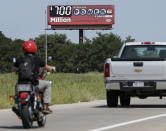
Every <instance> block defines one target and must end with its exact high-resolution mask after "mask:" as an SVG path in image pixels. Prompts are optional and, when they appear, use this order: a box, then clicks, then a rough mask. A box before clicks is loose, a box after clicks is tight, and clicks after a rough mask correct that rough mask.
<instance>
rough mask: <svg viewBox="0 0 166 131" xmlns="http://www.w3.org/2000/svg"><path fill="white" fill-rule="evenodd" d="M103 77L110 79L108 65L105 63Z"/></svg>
mask: <svg viewBox="0 0 166 131" xmlns="http://www.w3.org/2000/svg"><path fill="white" fill-rule="evenodd" d="M104 76H105V77H110V64H109V63H106V64H105V68H104Z"/></svg>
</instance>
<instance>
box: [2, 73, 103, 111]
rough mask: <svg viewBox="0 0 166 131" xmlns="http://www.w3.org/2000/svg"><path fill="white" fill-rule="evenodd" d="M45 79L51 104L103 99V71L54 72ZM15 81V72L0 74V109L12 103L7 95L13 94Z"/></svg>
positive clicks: (10, 105)
mask: <svg viewBox="0 0 166 131" xmlns="http://www.w3.org/2000/svg"><path fill="white" fill-rule="evenodd" d="M46 80H50V81H52V94H51V98H52V100H51V104H52V105H53V104H68V103H77V102H87V101H93V100H100V99H105V88H104V76H103V73H98V72H90V73H84V74H74V73H55V74H50V75H48V76H47V77H46ZM16 82H17V75H16V74H15V73H9V74H2V75H0V109H4V108H10V107H12V106H13V105H14V102H11V101H10V100H9V96H10V95H13V94H14V87H15V84H16Z"/></svg>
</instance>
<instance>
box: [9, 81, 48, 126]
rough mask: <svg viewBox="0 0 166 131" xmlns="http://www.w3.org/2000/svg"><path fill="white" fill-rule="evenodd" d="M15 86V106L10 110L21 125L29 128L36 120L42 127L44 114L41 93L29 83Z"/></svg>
mask: <svg viewBox="0 0 166 131" xmlns="http://www.w3.org/2000/svg"><path fill="white" fill-rule="evenodd" d="M15 88H16V93H15V96H14V100H15V103H16V104H17V107H12V110H13V112H15V113H16V115H17V116H18V117H19V118H20V119H21V120H22V124H23V127H24V128H26V129H28V128H31V127H32V125H33V122H34V121H37V123H38V126H39V127H44V126H45V124H46V114H44V113H43V109H44V104H43V97H42V95H43V93H42V92H40V91H39V90H38V88H37V86H36V85H33V84H31V83H24V84H16V87H15Z"/></svg>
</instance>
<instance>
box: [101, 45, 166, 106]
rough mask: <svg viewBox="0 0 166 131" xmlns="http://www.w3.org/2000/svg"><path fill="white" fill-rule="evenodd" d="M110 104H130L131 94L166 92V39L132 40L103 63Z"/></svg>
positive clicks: (152, 94)
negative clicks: (160, 40) (117, 53)
mask: <svg viewBox="0 0 166 131" xmlns="http://www.w3.org/2000/svg"><path fill="white" fill-rule="evenodd" d="M104 77H105V85H106V92H107V93H106V97H107V105H108V107H116V106H117V105H118V96H120V104H121V106H129V105H130V99H131V96H137V97H139V98H141V99H144V98H147V97H148V96H159V97H160V98H162V96H166V42H130V43H125V44H123V46H122V48H121V50H120V52H119V55H118V56H116V57H113V58H107V59H106V61H105V65H104Z"/></svg>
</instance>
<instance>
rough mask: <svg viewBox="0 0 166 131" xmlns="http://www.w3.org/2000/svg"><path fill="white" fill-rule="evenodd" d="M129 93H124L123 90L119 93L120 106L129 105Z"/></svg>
mask: <svg viewBox="0 0 166 131" xmlns="http://www.w3.org/2000/svg"><path fill="white" fill-rule="evenodd" d="M130 99H131V97H130V95H128V94H126V93H125V92H121V93H120V104H121V106H129V105H130Z"/></svg>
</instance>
